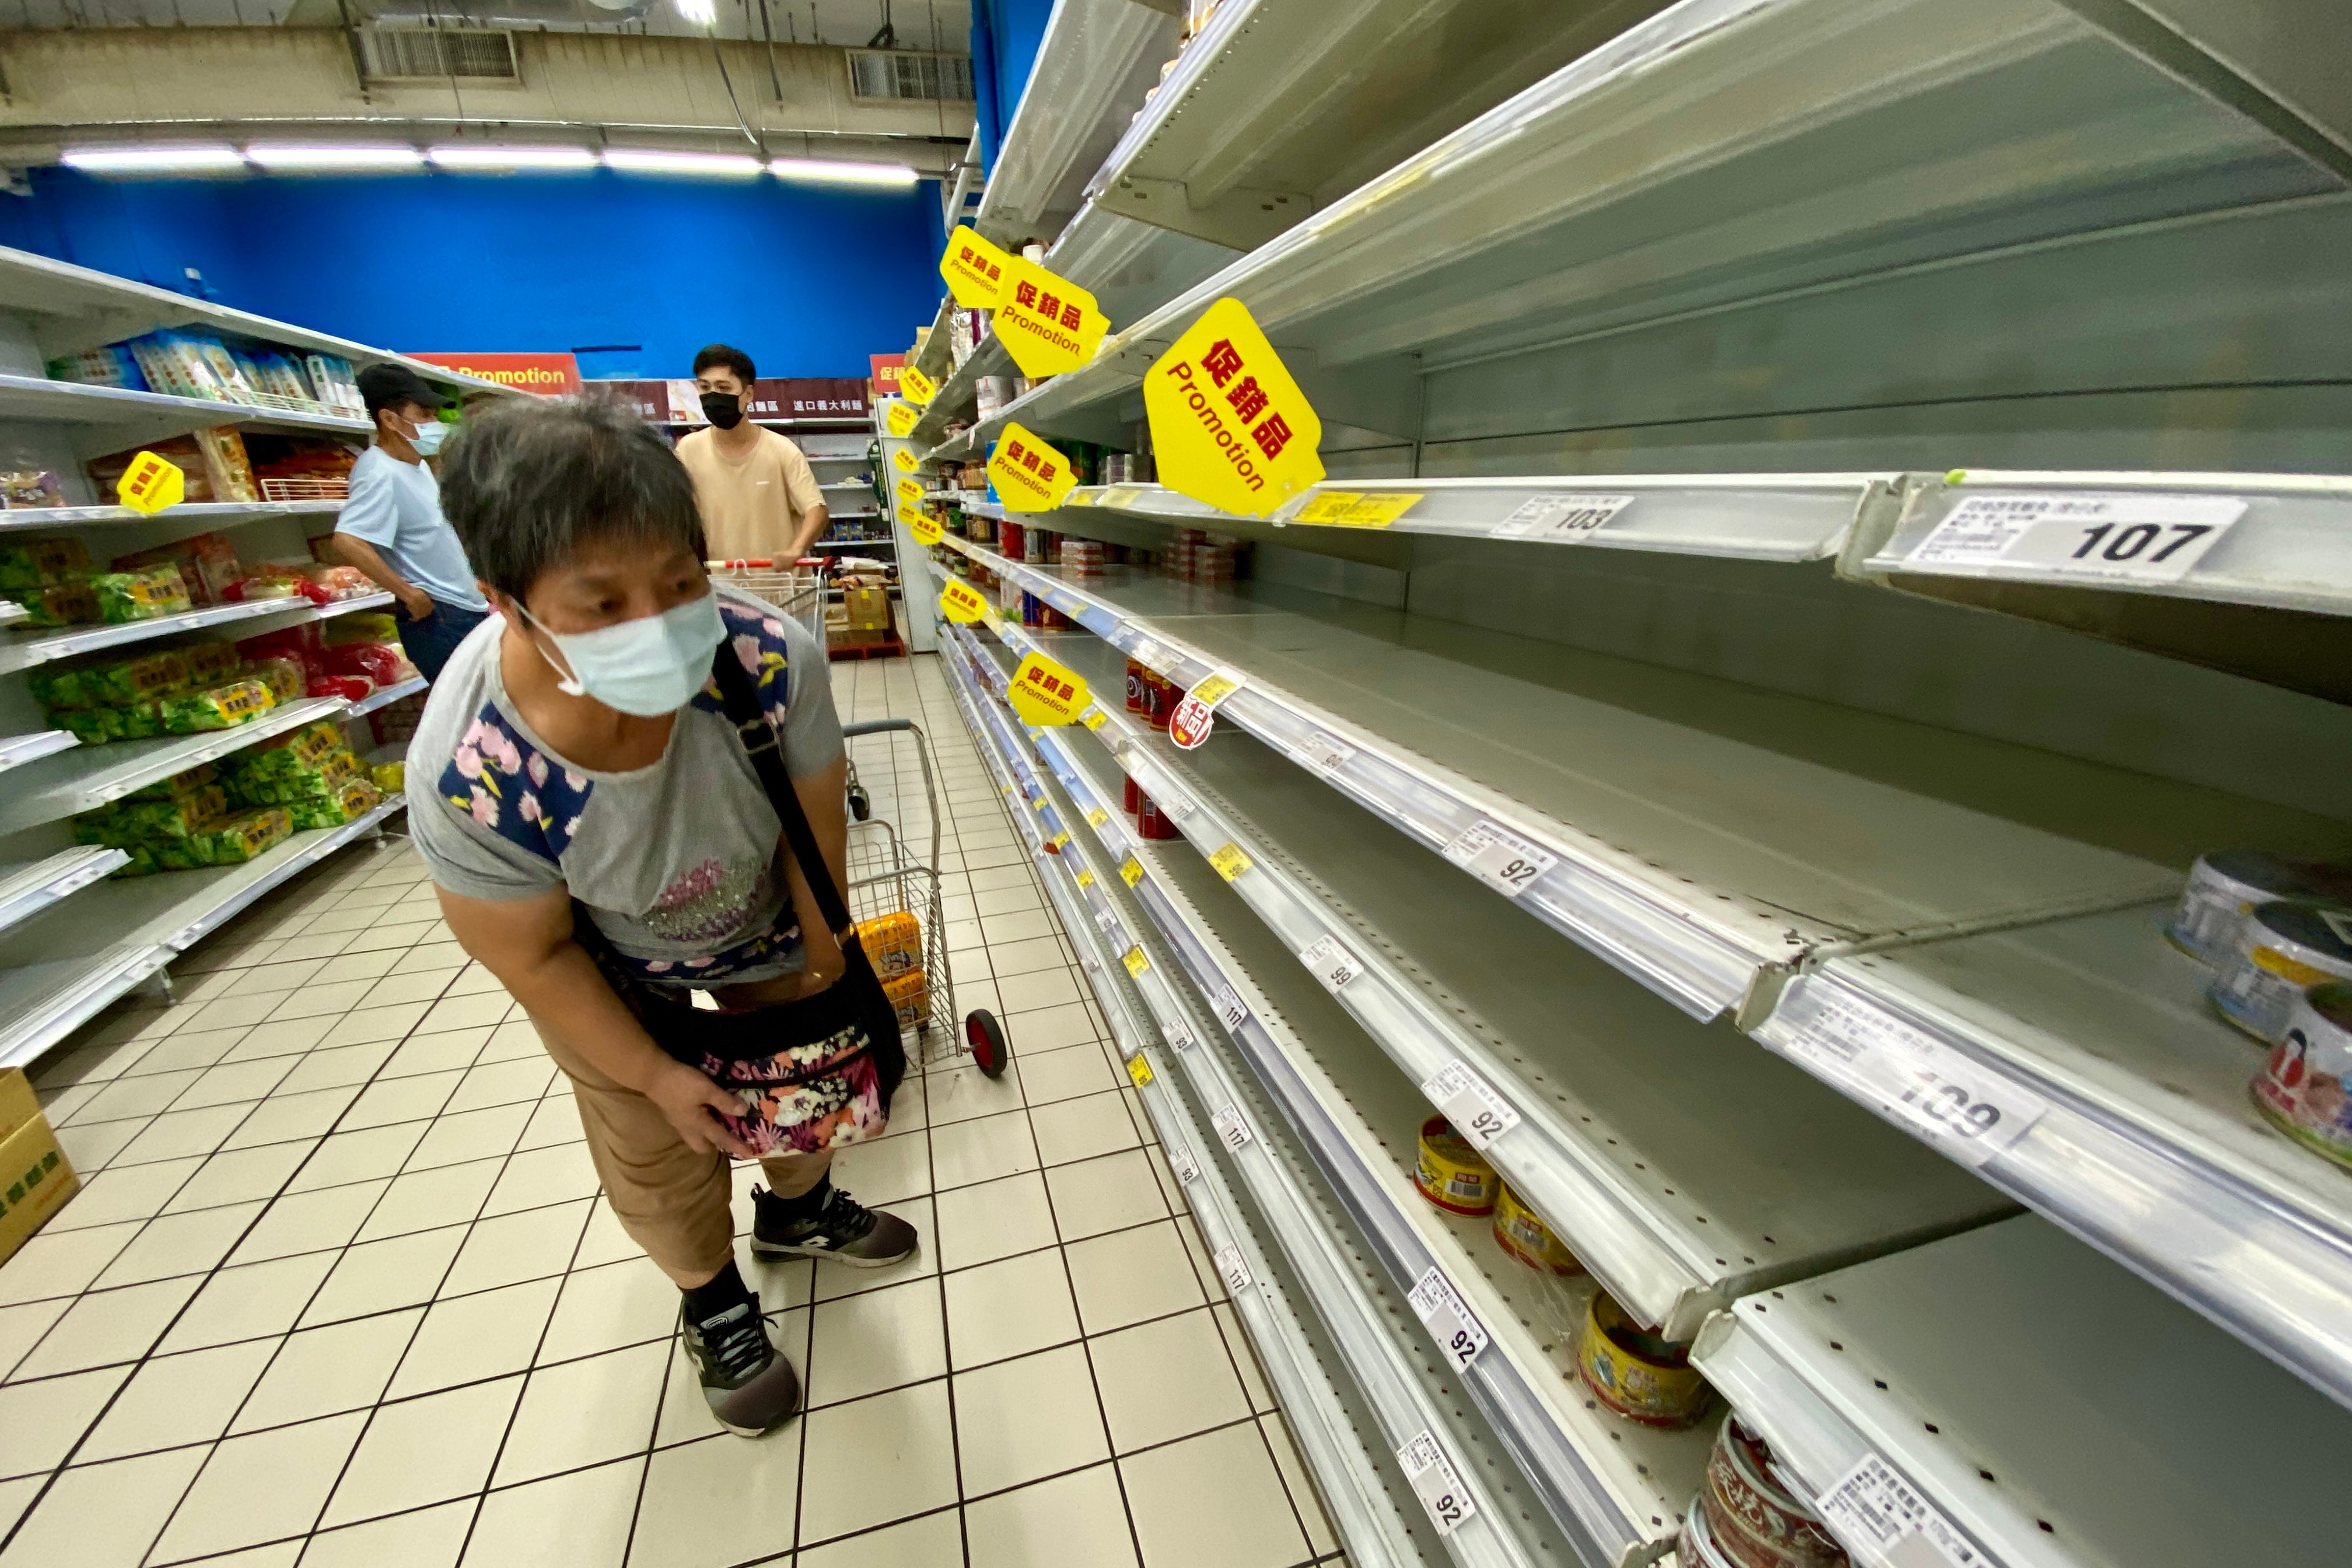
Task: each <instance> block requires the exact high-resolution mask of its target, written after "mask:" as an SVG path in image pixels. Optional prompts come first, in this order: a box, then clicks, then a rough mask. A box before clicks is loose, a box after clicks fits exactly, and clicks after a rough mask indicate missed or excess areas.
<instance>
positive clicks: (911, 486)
mask: <svg viewBox="0 0 2352 1568" xmlns="http://www.w3.org/2000/svg"><path fill="white" fill-rule="evenodd" d="M890 493H891V494H892V495H895V496H897V497H898V499H899V500H902V501H904V502H905V503H906V504H907V505H908V506H920V505H922V504H923V481H922V480H920V479H900V480H899V481H898V483H896V484H894V485H892V486H891V487H890Z"/></svg>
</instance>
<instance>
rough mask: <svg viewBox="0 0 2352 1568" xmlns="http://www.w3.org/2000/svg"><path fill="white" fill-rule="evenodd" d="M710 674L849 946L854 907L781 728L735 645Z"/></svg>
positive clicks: (823, 908)
mask: <svg viewBox="0 0 2352 1568" xmlns="http://www.w3.org/2000/svg"><path fill="white" fill-rule="evenodd" d="M710 673H711V675H712V677H713V678H714V679H717V680H718V682H719V699H720V700H721V701H722V702H723V703H724V704H725V706H726V710H727V717H728V720H729V721H730V722H731V723H733V724H734V726H735V734H736V737H737V738H738V739H739V740H740V741H741V742H743V750H744V751H745V752H749V753H750V754H751V771H752V772H754V773H758V774H759V775H760V784H761V787H762V788H764V789H765V790H766V791H767V792H768V805H770V806H772V808H774V810H775V813H776V818H777V820H778V821H780V822H782V824H783V825H784V838H785V840H786V841H787V842H788V843H790V844H791V845H792V847H793V859H795V860H797V861H799V862H800V865H801V875H802V876H803V877H805V878H807V879H808V885H809V891H810V892H812V893H814V894H815V895H816V907H817V910H818V912H819V913H821V914H823V915H824V923H825V925H826V927H827V929H829V930H830V931H832V932H833V936H834V940H835V942H841V943H843V944H844V945H845V946H846V944H847V943H848V942H850V940H851V935H852V933H851V929H850V928H851V925H852V921H850V918H849V908H848V906H847V905H846V904H845V903H844V902H843V901H842V897H841V889H839V888H837V887H835V885H834V881H833V867H832V866H831V864H830V863H828V862H827V861H826V859H825V858H824V854H823V852H822V851H820V850H819V849H818V848H817V843H816V833H815V830H814V829H813V828H811V827H810V826H809V819H808V813H807V812H806V811H805V810H803V808H802V806H801V797H800V792H799V791H797V790H795V789H793V781H792V778H791V775H789V774H787V773H785V772H784V757H783V752H782V751H780V750H779V749H778V748H777V745H776V727H775V726H774V725H773V724H771V723H769V722H768V716H767V715H766V714H765V713H763V712H761V710H760V698H759V694H758V693H757V692H756V691H754V690H752V689H751V676H750V674H749V673H747V672H746V671H745V669H744V668H743V661H742V660H740V659H739V658H736V657H735V648H734V645H733V643H732V642H731V641H730V642H723V643H720V644H719V651H718V653H717V654H715V655H713V656H712V658H711V660H710ZM818 673H819V674H820V675H822V674H823V673H824V672H823V671H822V670H820V671H819V672H818Z"/></svg>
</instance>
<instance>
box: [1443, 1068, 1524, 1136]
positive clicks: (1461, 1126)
mask: <svg viewBox="0 0 2352 1568" xmlns="http://www.w3.org/2000/svg"><path fill="white" fill-rule="evenodd" d="M1421 1092H1422V1093H1423V1094H1425V1095H1427V1096H1429V1103H1430V1104H1432V1105H1433V1106H1435V1107H1437V1109H1438V1112H1439V1114H1441V1115H1443V1116H1444V1118H1445V1120H1446V1121H1450V1122H1452V1123H1453V1124H1454V1131H1456V1132H1459V1133H1461V1134H1462V1136H1463V1137H1465V1138H1467V1139H1468V1140H1469V1141H1470V1146H1471V1147H1472V1148H1473V1149H1476V1150H1479V1151H1481V1152H1484V1151H1485V1149H1486V1146H1487V1145H1488V1144H1490V1143H1492V1142H1494V1141H1495V1140H1496V1139H1497V1138H1500V1137H1501V1136H1502V1135H1503V1134H1504V1133H1506V1132H1508V1131H1510V1130H1511V1129H1512V1128H1514V1127H1517V1125H1518V1124H1519V1113H1518V1112H1517V1110H1513V1109H1511V1103H1510V1101H1508V1100H1505V1099H1504V1098H1503V1097H1502V1096H1501V1095H1499V1094H1496V1092H1495V1091H1494V1089H1491V1088H1489V1087H1488V1086H1487V1083H1486V1079H1483V1078H1480V1077H1479V1076H1478V1075H1477V1074H1476V1073H1475V1072H1472V1071H1471V1070H1470V1069H1469V1068H1467V1067H1466V1066H1465V1065H1464V1064H1462V1063H1460V1062H1448V1063H1446V1064H1445V1065H1444V1067H1442V1068H1439V1069H1438V1071H1437V1076H1436V1077H1435V1078H1433V1079H1430V1080H1429V1081H1428V1082H1427V1083H1424V1084H1423V1085H1422V1086H1421Z"/></svg>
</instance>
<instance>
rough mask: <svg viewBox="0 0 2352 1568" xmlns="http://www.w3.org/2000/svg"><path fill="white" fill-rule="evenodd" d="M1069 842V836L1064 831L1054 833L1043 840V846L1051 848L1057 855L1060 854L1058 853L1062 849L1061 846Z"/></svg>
mask: <svg viewBox="0 0 2352 1568" xmlns="http://www.w3.org/2000/svg"><path fill="white" fill-rule="evenodd" d="M1069 842H1070V836H1069V835H1068V834H1066V833H1056V834H1055V835H1054V837H1051V838H1048V839H1047V840H1045V847H1046V848H1048V849H1051V850H1053V851H1054V852H1055V854H1057V855H1058V854H1060V853H1061V851H1062V849H1063V847H1065V846H1066V845H1067V844H1068V843H1069Z"/></svg>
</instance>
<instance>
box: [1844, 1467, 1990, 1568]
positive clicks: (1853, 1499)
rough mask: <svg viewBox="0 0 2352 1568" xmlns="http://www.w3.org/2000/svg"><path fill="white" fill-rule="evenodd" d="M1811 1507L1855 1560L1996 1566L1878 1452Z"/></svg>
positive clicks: (1952, 1567)
mask: <svg viewBox="0 0 2352 1568" xmlns="http://www.w3.org/2000/svg"><path fill="white" fill-rule="evenodd" d="M1813 1507H1814V1508H1815V1510H1818V1511H1819V1512H1820V1514H1821V1516H1822V1522H1823V1523H1825V1524H1827V1525H1828V1526H1829V1527H1830V1529H1831V1531H1833V1532H1834V1533H1835V1534H1836V1536H1837V1538H1838V1539H1839V1540H1840V1541H1841V1542H1844V1543H1845V1545H1846V1547H1847V1548H1848V1549H1849V1550H1850V1551H1852V1552H1853V1555H1854V1559H1855V1561H1857V1562H1861V1563H1874V1564H1876V1563H1883V1564H1885V1568H1998V1565H1997V1564H1996V1563H1994V1560H1993V1559H1992V1558H1991V1557H1990V1556H1989V1555H1987V1554H1986V1553H1985V1552H1979V1551H1978V1550H1977V1548H1976V1546H1975V1544H1974V1543H1973V1542H1970V1541H1969V1538H1968V1537H1967V1536H1965V1535H1963V1534H1961V1533H1960V1529H1959V1527H1958V1525H1956V1524H1954V1523H1953V1522H1952V1521H1950V1520H1949V1519H1947V1518H1946V1517H1945V1516H1944V1513H1943V1510H1940V1509H1938V1508H1937V1506H1936V1505H1935V1504H1934V1503H1931V1502H1929V1501H1928V1500H1927V1499H1926V1498H1924V1497H1922V1496H1920V1495H1919V1492H1918V1490H1917V1489H1916V1488H1915V1487H1913V1486H1912V1485H1911V1483H1910V1482H1909V1481H1906V1480H1905V1479H1903V1478H1902V1477H1901V1476H1899V1475H1897V1474H1895V1468H1894V1467H1893V1466H1891V1465H1889V1464H1888V1463H1887V1462H1886V1461H1885V1459H1882V1458H1879V1457H1878V1456H1877V1455H1876V1454H1865V1455H1864V1456H1863V1458H1862V1460H1861V1462H1860V1463H1858V1464H1856V1465H1855V1466H1854V1467H1853V1468H1852V1469H1850V1470H1848V1471H1847V1472H1846V1473H1845V1474H1844V1475H1843V1476H1842V1477H1840V1478H1839V1479H1838V1482H1837V1484H1836V1485H1835V1486H1833V1487H1832V1488H1830V1489H1829V1490H1828V1491H1825V1492H1823V1493H1822V1495H1821V1497H1820V1498H1819V1499H1817V1500H1815V1501H1814V1504H1813Z"/></svg>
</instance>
